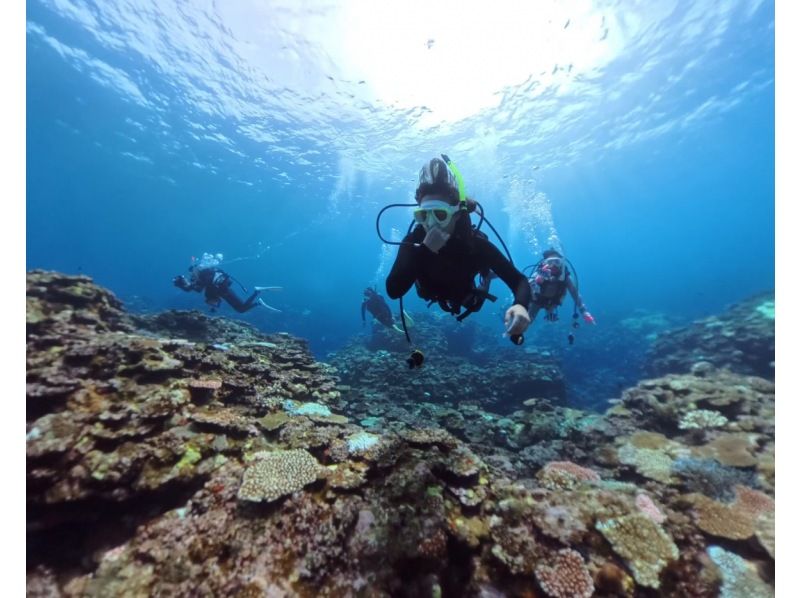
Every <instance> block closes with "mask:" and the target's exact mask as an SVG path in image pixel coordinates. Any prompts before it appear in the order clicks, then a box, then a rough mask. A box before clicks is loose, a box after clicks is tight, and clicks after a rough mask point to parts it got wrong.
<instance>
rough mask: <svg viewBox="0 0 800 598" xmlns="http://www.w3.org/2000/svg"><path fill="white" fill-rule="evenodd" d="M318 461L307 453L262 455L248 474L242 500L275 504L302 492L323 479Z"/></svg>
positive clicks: (242, 490)
mask: <svg viewBox="0 0 800 598" xmlns="http://www.w3.org/2000/svg"><path fill="white" fill-rule="evenodd" d="M320 473H321V472H320V468H319V464H318V463H317V460H316V459H315V458H314V457H313V455H311V453H309V452H308V451H306V450H304V449H293V450H288V451H282V450H280V451H261V452H259V453H256V454H255V455H253V462H252V463H251V464H250V465H249V467H248V468H247V469H246V470H245V472H244V478H243V480H242V485H241V486H240V487H239V493H238V497H239V499H240V500H245V501H251V502H261V501H264V502H271V501H273V500H276V499H278V498H280V497H281V496H286V495H287V494H291V493H292V492H297V491H298V490H302V488H303V487H304V486H306V485H307V484H310V483H311V482H313V481H315V480H316V479H317V477H318V476H319V475H320Z"/></svg>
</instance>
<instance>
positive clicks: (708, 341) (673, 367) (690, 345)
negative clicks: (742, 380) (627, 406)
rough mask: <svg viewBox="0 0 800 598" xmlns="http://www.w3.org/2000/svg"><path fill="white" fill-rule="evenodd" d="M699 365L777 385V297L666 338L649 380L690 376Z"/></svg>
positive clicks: (650, 365) (656, 349)
mask: <svg viewBox="0 0 800 598" xmlns="http://www.w3.org/2000/svg"><path fill="white" fill-rule="evenodd" d="M697 362H708V363H711V364H712V365H714V366H716V367H719V368H726V369H729V370H731V371H733V372H737V373H740V374H745V375H752V376H761V377H763V378H768V379H774V377H775V296H774V294H773V293H771V292H770V293H763V294H760V295H757V296H755V297H752V298H751V299H749V300H747V301H743V302H741V303H737V304H736V305H734V306H732V307H731V308H730V309H729V310H728V311H727V312H725V313H724V314H721V315H719V316H712V317H709V318H705V319H703V320H699V321H697V322H693V323H692V324H690V325H688V326H686V327H684V328H679V329H675V330H668V331H665V332H661V333H660V334H659V335H658V337H657V339H656V340H655V342H654V344H653V347H652V349H651V351H650V354H649V356H648V361H647V364H646V366H645V367H646V370H647V373H648V374H649V375H651V376H663V375H665V374H671V373H675V374H683V373H687V372H689V371H690V369H691V368H692V366H693V365H694V364H696V363H697Z"/></svg>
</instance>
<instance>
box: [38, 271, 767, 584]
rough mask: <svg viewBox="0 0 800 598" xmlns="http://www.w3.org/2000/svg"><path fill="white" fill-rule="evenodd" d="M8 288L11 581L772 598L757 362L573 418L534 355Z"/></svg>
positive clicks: (66, 282)
mask: <svg viewBox="0 0 800 598" xmlns="http://www.w3.org/2000/svg"><path fill="white" fill-rule="evenodd" d="M27 286H28V298H27V302H28V314H27V318H28V320H27V323H28V325H27V382H28V384H27V398H26V404H27V410H26V418H27V425H26V432H27V436H26V457H27V458H26V465H27V490H28V492H27V519H28V538H27V539H28V542H27V550H28V561H27V590H28V594H29V595H31V596H45V595H61V596H147V595H160V596H228V595H234V596H300V597H303V596H314V597H316V596H376V597H377V596H442V597H451V596H452V597H461V596H498V597H499V596H509V597H511V596H531V597H532V596H550V597H551V598H561V597H566V596H586V597H588V596H591V595H597V596H612V595H619V596H652V595H654V593H662V594H664V595H670V596H686V595H692V596H702V597H705V596H708V597H711V596H716V595H717V594H718V593H719V592H721V593H722V594H721V595H723V596H761V595H769V594H770V593H771V592H772V586H771V583H772V582H771V579H770V575H769V571H770V567H772V566H773V562H774V555H775V546H774V500H773V498H772V495H773V494H774V483H775V479H774V386H773V384H772V383H771V382H770V381H768V380H765V379H763V378H758V377H755V376H743V375H738V374H734V373H731V372H728V371H725V370H718V369H716V368H714V367H713V366H710V365H709V366H702V367H696V368H695V369H694V371H693V373H686V374H683V375H669V376H665V377H663V378H657V379H652V380H644V381H642V382H640V383H639V384H638V385H636V386H635V387H633V388H630V389H628V390H626V391H625V392H624V393H623V394H622V397H621V398H620V399H619V400H618V401H617V402H616V403H615V404H614V405H613V407H612V408H610V409H609V410H608V411H607V412H606V413H605V414H597V413H587V412H584V411H581V410H577V409H570V408H568V407H565V406H563V405H562V404H559V403H560V402H561V401H562V400H563V394H561V393H562V390H563V380H562V378H561V376H560V373H559V371H558V368H557V366H556V365H555V364H554V363H553V362H551V361H548V360H546V359H543V360H542V361H541V362H540V363H539V364H531V363H527V362H526V364H527V370H526V371H527V376H528V378H526V377H525V376H523V375H521V374H520V373H519V372H516V373H512V372H511V370H514V369H515V368H516V367H517V366H519V364H517V365H516V366H514V367H512V368H509V369H506V368H504V366H502V365H501V364H499V363H498V362H496V361H495V356H493V355H482V356H480V359H481V360H482V363H485V364H488V365H487V366H486V367H487V368H496V369H495V370H492V369H485V370H484V369H481V368H477V367H476V366H475V365H474V363H472V364H470V363H468V362H467V361H464V360H462V359H461V357H456V356H448V357H446V358H442V359H441V360H440V361H441V363H438V364H436V365H433V364H426V366H425V367H426V368H428V369H427V370H426V369H423V370H422V371H413V372H409V371H408V370H407V369H405V368H404V367H403V366H402V362H401V364H400V366H399V367H398V365H397V360H398V354H395V353H390V352H388V351H385V350H375V351H370V350H368V349H366V348H363V347H360V348H359V347H357V346H355V345H353V346H349V347H347V348H346V349H345V350H344V351H343V352H342V353H340V354H338V355H337V356H334V360H333V361H334V362H335V364H334V365H327V364H322V363H317V362H315V361H314V360H313V358H312V357H311V356H310V354H309V353H308V350H307V347H306V345H305V343H304V342H303V341H300V340H298V339H295V338H293V337H291V336H289V335H286V334H269V335H267V334H263V333H261V332H259V331H258V330H256V329H254V328H252V327H249V326H247V325H244V324H241V323H239V322H231V321H228V320H226V319H224V318H208V317H206V316H204V315H202V314H199V313H197V312H166V313H165V314H159V315H155V316H152V315H151V316H131V315H129V314H127V313H126V312H125V310H124V309H123V306H122V304H121V303H120V302H119V301H118V300H116V298H115V297H114V295H113V294H112V293H110V292H108V291H107V290H104V289H102V288H100V287H98V286H97V285H95V284H94V283H92V281H91V280H90V279H88V278H86V277H74V276H65V275H62V274H57V273H49V272H31V273H29V274H28V279H27ZM420 320H421V323H419V322H418V323H417V324H416V325H417V326H425V325H426V323H425V320H424V318H422V319H420ZM386 334H389V332H386ZM462 340H463V339H462ZM444 342H447V341H446V339H445V341H444ZM454 342H455V341H454ZM466 352H467V351H466V349H465V353H466ZM469 352H470V353H472V354H474V353H475V352H476V350H475V349H471V350H470V351H469ZM437 359H438V358H437ZM429 366H430V367H429ZM439 367H441V368H444V369H442V370H438V369H437V368H439ZM437 371H438V372H439V374H437ZM441 371H447V372H448V375H447V376H442V375H440V372H441ZM543 389H544V390H546V392H545V391H544V390H543ZM703 411H707V412H714V413H718V414H720V417H723V418H724V419H725V421H724V422H722V421H721V419H720V417H717V416H715V415H709V414H707V413H702V412H703ZM698 413H699V415H698ZM682 422H683V425H681V424H682ZM687 422H690V424H689V425H687ZM721 542H724V548H722V547H719V546H717V545H716V544H718V543H721ZM762 576H763V577H762ZM593 592H594V594H593Z"/></svg>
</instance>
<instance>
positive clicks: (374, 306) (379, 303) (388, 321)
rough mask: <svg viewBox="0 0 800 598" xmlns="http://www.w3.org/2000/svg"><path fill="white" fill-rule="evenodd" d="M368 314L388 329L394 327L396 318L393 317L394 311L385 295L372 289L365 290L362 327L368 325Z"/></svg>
mask: <svg viewBox="0 0 800 598" xmlns="http://www.w3.org/2000/svg"><path fill="white" fill-rule="evenodd" d="M366 312H369V313H371V314H372V317H373V318H374V319H376V320H378V322H380V323H381V324H383V325H384V326H386V327H387V328H391V327H392V326H394V318H393V317H392V310H391V309H389V305H387V303H386V299H384V298H383V295H381V294H380V293H378V291H377V290H376V289H374V288H372V287H367V288H366V289H364V300H363V301H362V302H361V322H362V325H363V324H366V322H367V320H366V318H365V315H366Z"/></svg>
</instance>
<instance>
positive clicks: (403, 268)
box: [379, 155, 531, 368]
mask: <svg viewBox="0 0 800 598" xmlns="http://www.w3.org/2000/svg"><path fill="white" fill-rule="evenodd" d="M451 168H452V169H451ZM415 199H416V202H417V207H416V209H415V210H414V222H413V223H412V226H413V225H416V226H415V227H414V228H413V230H410V232H409V233H408V234H407V235H406V237H405V238H404V239H403V241H402V242H401V243H399V245H400V249H399V251H398V253H397V258H396V259H395V262H394V265H393V266H392V270H391V272H390V273H389V276H388V277H387V279H386V292H387V294H388V295H389V297H391V298H392V299H398V298H402V297H403V295H405V294H406V293H407V292H408V290H409V289H410V288H411V286H412V285H415V286H416V289H417V294H418V295H419V296H420V297H421V298H423V299H425V300H427V301H429V303H428V305H431V304H432V303H434V302H436V303H438V304H439V306H440V307H441V308H442V309H443V310H444V311H447V312H449V313H451V314H453V315H454V316H457V319H458V320H459V321H461V320H463V319H464V318H465V317H467V316H469V315H470V314H472V313H475V312H477V311H478V310H480V309H481V307H482V306H483V303H484V302H485V301H486V300H487V299H488V300H490V301H495V300H497V297H495V296H494V295H491V294H490V293H489V283H490V281H491V278H492V277H493V273H494V274H496V275H497V276H498V277H499V278H500V279H502V281H503V282H504V283H506V285H508V287H509V289H511V291H512V293H513V294H514V304H513V305H512V306H511V307H509V308H508V309H507V310H506V313H505V326H506V331H505V334H506V335H507V336H509V337H510V338H511V340H512V341H513V342H514V343H515V344H521V343H522V333H523V332H525V330H526V329H527V327H528V325H529V324H530V317H529V315H528V309H527V306H528V305H529V304H530V302H531V290H530V287H529V286H528V281H527V279H526V278H525V276H524V275H523V274H522V273H521V272H519V271H518V270H517V269H516V268H515V267H514V265H513V264H512V263H511V260H510V259H506V258H505V257H504V256H503V254H502V253H500V250H499V249H498V248H497V247H495V245H493V244H492V243H491V242H490V241H489V239H488V237H487V236H486V235H485V234H484V233H482V232H481V231H480V230H478V227H474V226H473V225H472V223H471V221H470V216H469V214H470V212H473V211H475V209H476V206H479V204H478V203H477V202H476V201H474V200H472V199H468V198H467V197H466V194H465V192H464V184H463V180H461V176H460V174H459V173H458V170H457V169H456V168H455V165H453V164H452V162H451V161H450V159H449V158H448V157H447V156H445V155H442V158H441V159H440V158H433V159H431V160H430V161H428V162H427V163H426V164H425V165H424V166H423V167H422V169H421V170H420V172H419V184H418V186H417V189H416V193H415ZM395 205H397V204H395ZM387 207H391V206H387ZM384 209H386V208H384ZM379 217H380V216H379ZM483 221H484V218H483V209H482V208H481V222H483ZM490 226H491V225H490ZM379 234H380V231H379ZM381 238H382V239H383V237H381ZM476 276H478V277H479V281H478V284H475V277H476ZM401 301H402V299H401ZM401 309H402V303H401ZM462 309H463V310H464V313H461V311H462ZM401 314H402V311H401ZM409 342H410V341H409ZM408 363H409V367H411V368H414V367H419V366H420V365H422V355H421V352H419V351H415V352H414V353H412V357H411V359H409V361H408Z"/></svg>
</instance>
